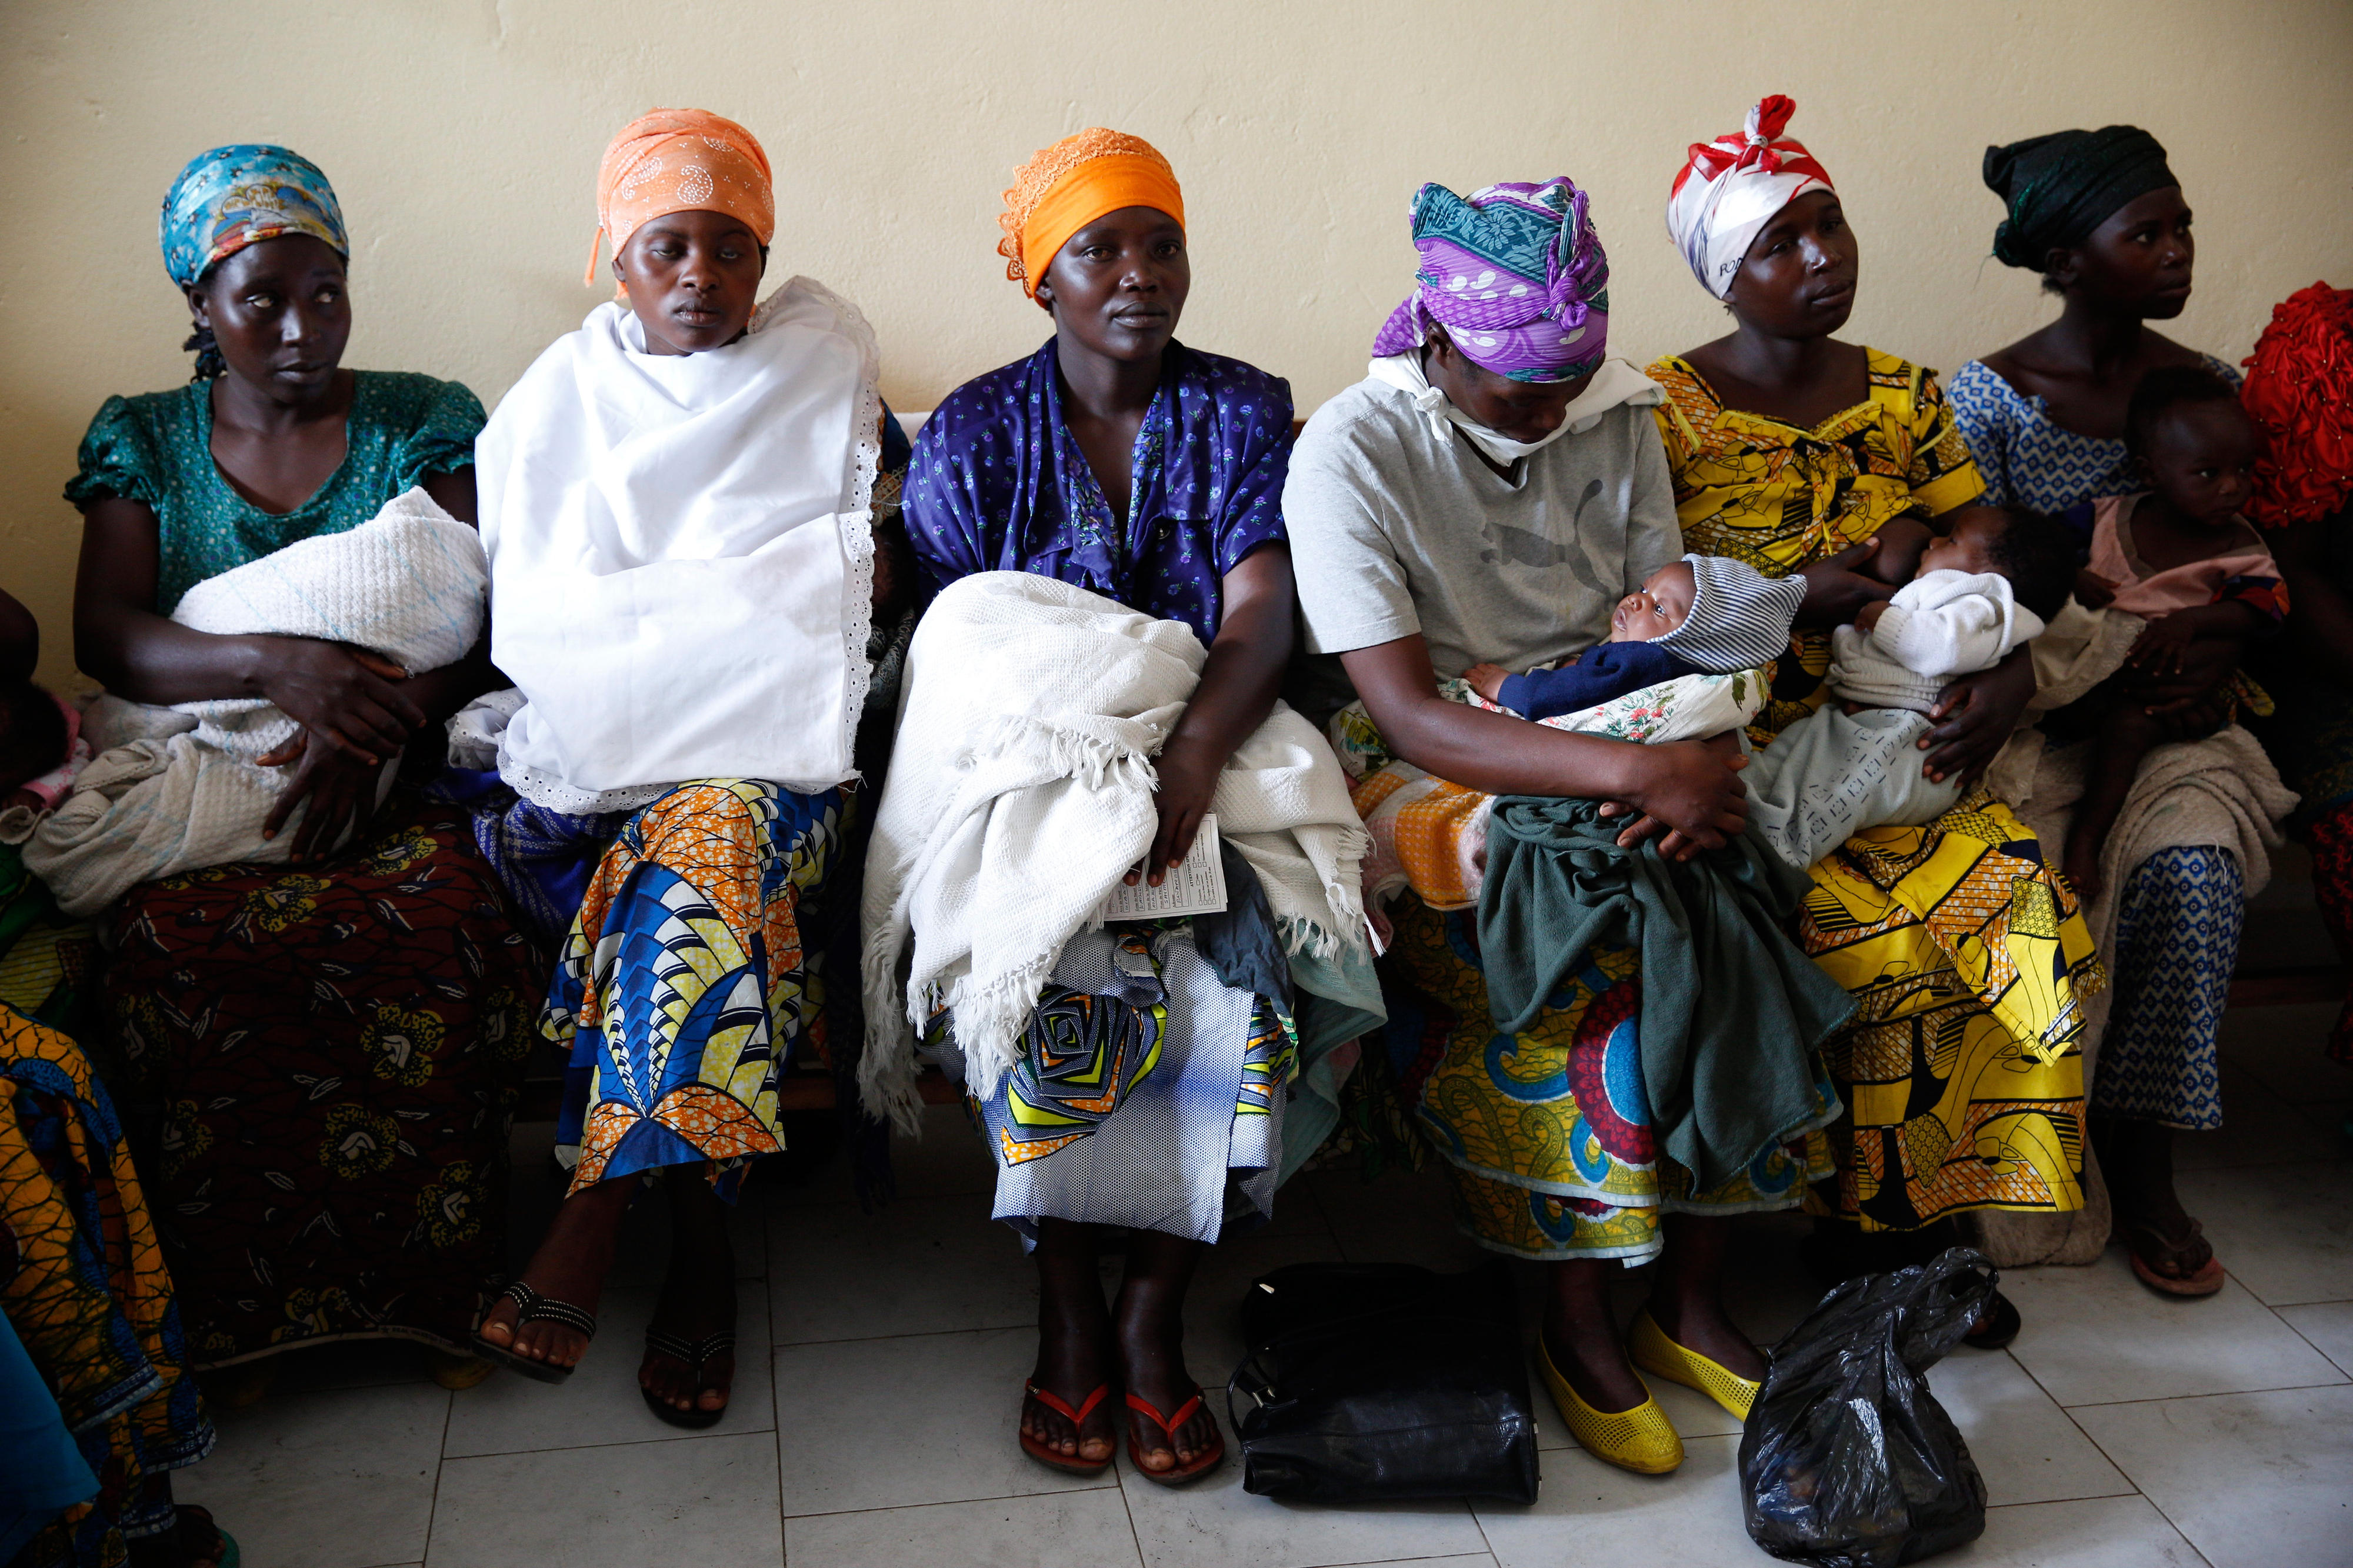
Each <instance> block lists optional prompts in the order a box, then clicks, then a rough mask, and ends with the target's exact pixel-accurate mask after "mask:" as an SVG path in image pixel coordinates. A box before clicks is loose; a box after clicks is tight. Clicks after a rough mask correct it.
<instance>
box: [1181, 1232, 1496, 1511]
mask: <svg viewBox="0 0 2353 1568" xmlns="http://www.w3.org/2000/svg"><path fill="white" fill-rule="evenodd" d="M1242 1334H1243V1338H1244V1340H1245V1341H1246V1342H1247V1343H1248V1344H1249V1346H1250V1353H1249V1354H1248V1355H1247V1356H1245V1357H1244V1358H1243V1360H1242V1363H1241V1365H1240V1366H1239V1367H1237V1368H1235V1369H1234V1374H1233V1376H1232V1378H1231V1379H1229V1381H1228V1382H1227V1384H1226V1415H1227V1416H1228V1419H1229V1424H1230V1425H1231V1426H1232V1428H1233V1430H1234V1432H1235V1434H1236V1435H1237V1436H1239V1437H1240V1441H1241V1450H1242V1488H1243V1489H1244V1490H1245V1491H1250V1492H1254V1493H1256V1494H1257V1495H1258V1496H1260V1497H1280V1498H1293V1499H1300V1500H1309V1501H1314V1502H1372V1501H1377V1500H1383V1499H1393V1498H1467V1497H1484V1498H1498V1499H1501V1500H1504V1501H1506V1502H1534V1501H1535V1497H1536V1423H1535V1412H1534V1410H1533V1409H1532V1408H1531V1405H1530V1403H1529V1394H1528V1365H1527V1356H1526V1352H1525V1348H1524V1347H1523V1346H1522V1344H1521V1342H1520V1328H1519V1313H1518V1310H1517V1305H1516V1303H1515V1301H1514V1298H1513V1294H1512V1279H1511V1275H1510V1273H1509V1272H1508V1271H1507V1270H1506V1269H1505V1268H1504V1264H1503V1262H1502V1260H1501V1259H1498V1260H1496V1261H1495V1262H1493V1263H1490V1264H1487V1265H1485V1266H1484V1267H1482V1268H1474V1269H1472V1271H1471V1272H1469V1273H1468V1274H1436V1273H1433V1272H1431V1271H1430V1269H1427V1268H1416V1267H1414V1266H1413V1265H1411V1264H1405V1263H1364V1264H1356V1263H1300V1264H1293V1266H1292V1267H1290V1268H1278V1269H1276V1270H1275V1271H1274V1272H1273V1273H1271V1274H1269V1275H1266V1276H1265V1277H1264V1278H1262V1279H1260V1280H1258V1281H1257V1282H1256V1283H1255V1284H1253V1285H1252V1286H1251V1287H1250V1293H1249V1295H1248V1296H1247V1297H1245V1298H1244V1300H1243V1303H1242ZM1243 1396H1247V1399H1248V1401H1249V1408H1247V1409H1245V1408H1242V1402H1243Z"/></svg>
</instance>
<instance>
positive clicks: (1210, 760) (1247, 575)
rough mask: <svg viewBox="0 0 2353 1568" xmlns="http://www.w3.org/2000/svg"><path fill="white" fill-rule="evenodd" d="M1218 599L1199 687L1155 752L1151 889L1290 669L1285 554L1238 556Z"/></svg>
mask: <svg viewBox="0 0 2353 1568" xmlns="http://www.w3.org/2000/svg"><path fill="white" fill-rule="evenodd" d="M1222 596H1223V599H1224V606H1225V608H1224V615H1223V616H1222V617H1221V618H1220V619H1219V623H1218V635H1217V637H1216V638H1215V639H1214V640H1212V641H1211V642H1210V644H1209V658H1208V663H1206V664H1204V665H1203V666H1202V667H1201V681H1200V684H1199V685H1198V686H1196V687H1194V688H1193V696H1192V699H1191V700H1190V701H1188V702H1187V703H1186V704H1185V713H1184V716H1183V717H1182V718H1180V719H1178V720H1177V721H1176V729H1175V730H1174V731H1171V732H1170V733H1169V736H1168V739H1167V741H1166V742H1165V743H1164V744H1163V745H1162V746H1161V748H1160V757H1159V761H1158V764H1157V767H1158V772H1159V776H1160V793H1159V795H1158V796H1157V799H1156V805H1157V806H1158V809H1159V812H1160V830H1159V832H1158V833H1157V834H1155V836H1154V837H1153V840H1152V850H1151V854H1150V857H1149V858H1147V859H1146V860H1145V868H1146V869H1147V870H1148V871H1149V874H1150V879H1151V882H1152V885H1153V886H1155V887H1158V886H1159V885H1160V882H1161V879H1162V878H1164V877H1165V876H1166V874H1167V869H1166V868H1169V867H1171V866H1175V865H1177V864H1178V863H1180V862H1181V861H1182V860H1183V859H1184V858H1185V857H1186V855H1187V853H1188V852H1190V851H1191V849H1192V847H1193V836H1194V835H1195V834H1196V833H1198V831H1200V826H1201V818H1202V816H1204V815H1205V814H1207V812H1208V809H1209V799H1210V797H1211V796H1212V795H1216V794H1217V790H1218V774H1219V773H1222V772H1223V771H1224V770H1225V766H1226V763H1227V760H1228V759H1229V758H1230V757H1232V755H1233V754H1234V750H1235V748H1236V747H1238V746H1240V744H1241V743H1242V742H1244V741H1246V740H1248V739H1250V731H1253V730H1255V729H1257V728H1258V727H1259V726H1260V725H1261V724H1262V723H1264V722H1265V721H1266V716H1267V715H1268V714H1269V713H1271V712H1272V711H1273V710H1274V699H1275V696H1276V694H1277V692H1278V691H1280V690H1281V689H1282V672H1283V668H1284V667H1285V666H1287V665H1288V664H1289V663H1290V662H1291V638H1292V579H1291V548H1290V546H1288V545H1284V544H1262V545H1261V546H1259V548H1257V549H1256V550H1253V551H1251V552H1250V553H1249V554H1248V555H1245V556H1243V557H1242V558H1241V560H1240V561H1239V562H1237V563H1235V564H1234V569H1233V570H1232V571H1230V572H1229V573H1227V574H1225V577H1224V580H1223V584H1222ZM1136 875H1137V873H1135V872H1130V873H1129V874H1128V879H1129V880H1130V881H1131V882H1133V881H1134V879H1135V877H1136Z"/></svg>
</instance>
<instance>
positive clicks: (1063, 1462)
mask: <svg viewBox="0 0 2353 1568" xmlns="http://www.w3.org/2000/svg"><path fill="white" fill-rule="evenodd" d="M1023 1387H1024V1388H1025V1389H1026V1390H1027V1392H1028V1393H1029V1397H1030V1398H1032V1399H1034V1400H1036V1401H1037V1402H1038V1403H1039V1404H1040V1405H1044V1406H1045V1407H1046V1408H1047V1409H1049V1410H1050V1411H1052V1412H1053V1413H1054V1414H1055V1415H1060V1417H1061V1418H1062V1419H1063V1420H1065V1421H1068V1422H1069V1423H1070V1424H1071V1430H1072V1431H1073V1432H1076V1431H1079V1430H1081V1429H1082V1428H1083V1427H1084V1426H1085V1425H1086V1420H1087V1417H1088V1416H1089V1415H1092V1414H1094V1408H1095V1406H1096V1405H1101V1404H1102V1403H1103V1401H1104V1400H1106V1399H1108V1398H1110V1397H1111V1384H1108V1383H1103V1384H1096V1385H1095V1391H1094V1392H1093V1393H1092V1394H1088V1395H1087V1396H1086V1398H1085V1399H1083V1400H1082V1401H1081V1402H1080V1404H1079V1407H1078V1408H1077V1409H1076V1410H1073V1409H1071V1406H1070V1402H1069V1401H1067V1400H1065V1399H1064V1398H1063V1397H1062V1396H1061V1395H1060V1394H1056V1393H1055V1392H1054V1391H1053V1390H1052V1389H1050V1388H1040V1387H1039V1386H1038V1385H1037V1384H1034V1383H1031V1384H1023ZM1021 1451H1022V1452H1023V1453H1025V1454H1027V1455H1029V1457H1030V1458H1033V1459H1035V1460H1037V1461H1038V1462H1039V1464H1041V1465H1050V1466H1052V1467H1053V1468H1055V1469H1058V1470H1067V1471H1068V1472H1070V1473H1071V1475H1074V1476H1099V1475H1102V1474H1103V1472H1104V1471H1105V1470H1107V1469H1109V1468H1111V1461H1110V1460H1109V1459H1108V1458H1103V1459H1082V1458H1079V1457H1078V1456H1077V1455H1076V1454H1065V1453H1063V1452H1062V1451H1061V1450H1060V1449H1058V1448H1056V1447H1053V1446H1052V1445H1051V1444H1049V1443H1047V1442H1045V1441H1043V1440H1042V1439H1040V1438H1037V1437H1032V1436H1029V1433H1027V1432H1024V1433H1022V1434H1021Z"/></svg>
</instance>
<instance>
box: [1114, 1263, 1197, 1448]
mask: <svg viewBox="0 0 2353 1568" xmlns="http://www.w3.org/2000/svg"><path fill="white" fill-rule="evenodd" d="M1203 1250H1204V1244H1203V1243H1201V1242H1198V1241H1192V1240H1189V1239H1187V1238H1186V1237H1176V1236H1167V1235H1164V1234H1163V1233H1161V1232H1159V1231H1146V1230H1139V1231H1136V1232H1134V1234H1133V1235H1131V1236H1130V1237H1129V1238H1128V1244H1127V1278H1126V1279H1124V1280H1123V1281H1122V1282H1121V1284H1120V1289H1119V1307H1118V1311H1117V1324H1118V1331H1119V1364H1120V1370H1121V1372H1122V1373H1123V1378H1122V1381H1123V1382H1124V1384H1126V1389H1127V1392H1128V1393H1129V1394H1134V1396H1135V1397H1137V1398H1139V1399H1141V1400H1143V1401H1145V1403H1146V1404H1148V1405H1152V1406H1153V1407H1154V1408H1155V1409H1156V1410H1158V1411H1159V1412H1160V1414H1161V1415H1165V1416H1170V1417H1173V1416H1175V1415H1176V1412H1177V1411H1178V1410H1179V1409H1181V1408H1182V1407H1183V1406H1184V1405H1187V1404H1188V1403H1189V1402H1190V1401H1191V1400H1192V1398H1193V1396H1194V1395H1195V1394H1198V1393H1199V1392H1200V1391H1201V1389H1200V1384H1198V1383H1196V1382H1194V1381H1193V1377H1192V1374H1191V1373H1188V1372H1187V1371H1186V1370H1185V1293H1186V1292H1187V1290H1188V1289H1191V1287H1192V1283H1193V1268H1194V1266H1195V1265H1196V1264H1198V1262H1199V1261H1200V1258H1201V1253H1202V1251H1203ZM1127 1429H1128V1436H1129V1438H1130V1440H1131V1441H1132V1442H1133V1443H1134V1448H1135V1452H1136V1454H1137V1455H1138V1456H1139V1457H1140V1462H1141V1463H1142V1464H1143V1466H1144V1468H1145V1469H1147V1470H1155V1471H1166V1470H1175V1469H1182V1468H1185V1467H1186V1466H1187V1465H1189V1464H1191V1463H1192V1462H1193V1461H1194V1460H1196V1459H1198V1458H1200V1457H1201V1456H1202V1455H1204V1454H1207V1453H1209V1452H1211V1451H1212V1450H1214V1449H1215V1448H1216V1447H1218V1446H1219V1443H1220V1442H1222V1441H1223V1439H1222V1438H1221V1437H1220V1436H1219V1432H1218V1423H1217V1420H1216V1418H1215V1417H1214V1416H1212V1415H1210V1414H1209V1407H1208V1405H1207V1404H1206V1403H1204V1404H1202V1405H1199V1406H1198V1407H1197V1408H1196V1409H1195V1410H1194V1412H1193V1414H1192V1415H1188V1416H1187V1417H1186V1418H1185V1419H1184V1420H1182V1421H1179V1422H1177V1423H1176V1430H1175V1431H1173V1432H1168V1431H1164V1430H1163V1429H1162V1427H1161V1426H1160V1424H1159V1423H1158V1422H1157V1421H1155V1420H1153V1419H1151V1418H1150V1417H1149V1416H1147V1415H1145V1414H1144V1413H1143V1412H1142V1411H1139V1410H1129V1411H1128V1413H1127Z"/></svg>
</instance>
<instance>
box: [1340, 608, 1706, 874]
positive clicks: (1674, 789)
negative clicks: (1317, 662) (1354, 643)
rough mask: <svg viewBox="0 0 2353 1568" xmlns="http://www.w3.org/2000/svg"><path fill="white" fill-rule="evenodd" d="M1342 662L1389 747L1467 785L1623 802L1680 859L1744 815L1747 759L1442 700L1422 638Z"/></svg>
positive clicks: (1701, 746) (1360, 652)
mask: <svg viewBox="0 0 2353 1568" xmlns="http://www.w3.org/2000/svg"><path fill="white" fill-rule="evenodd" d="M1340 661H1341V663H1342V664H1344V665H1345V666H1346V668H1347V671H1348V679H1350V680H1351V681H1353V682H1354V683H1355V684H1356V693H1357V695H1358V696H1359V697H1361V698H1363V700H1364V703H1365V710H1366V712H1367V713H1369V714H1371V715H1372V720H1373V722H1374V723H1375V724H1376V725H1377V726H1378V727H1379V729H1380V731H1381V739H1382V740H1383V741H1384V742H1387V743H1388V748H1389V750H1390V751H1392V752H1395V753H1396V754H1397V755H1398V756H1400V757H1402V758H1404V759H1405V760H1406V761H1407V762H1409V763H1412V764H1413V765H1414V766H1416V767H1418V768H1420V769H1423V770H1424V771H1426V772H1429V773H1435V774H1436V775H1438V776H1439V777H1440V778H1443V779H1447V780H1451V782H1453V783H1455V784H1461V785H1463V786H1464V787H1465V788H1468V789H1475V790H1482V791H1484V792H1486V793H1487V794H1490V795H1571V796H1577V797H1580V798H1585V799H1592V800H1608V801H1621V802H1624V803H1626V804H1628V805H1631V806H1633V807H1635V808H1636V809H1637V810H1639V811H1640V812H1641V813H1642V814H1643V815H1645V816H1650V817H1654V818H1656V819H1657V820H1659V821H1660V822H1662V823H1664V824H1665V825H1666V826H1668V827H1669V828H1671V829H1672V830H1673V831H1672V834H1671V835H1670V837H1669V838H1668V840H1667V842H1666V843H1665V844H1664V845H1662V852H1663V853H1666V854H1669V855H1672V856H1673V857H1675V858H1679V859H1689V858H1691V857H1692V856H1693V855H1695V854H1697V853H1698V852H1699V851H1700V850H1702V849H1714V848H1717V847H1721V846H1722V845H1723V844H1724V842H1725V839H1727V838H1729V837H1732V836H1733V835H1735V834H1737V833H1738V832H1739V831H1740V830H1741V826H1742V824H1743V823H1744V822H1745V821H1746V818H1747V815H1748V803H1747V801H1746V798H1745V796H1746V793H1747V792H1746V789H1745V788H1744V787H1743V786H1742V784H1741V783H1740V778H1739V770H1740V769H1741V768H1742V767H1743V766H1745V765H1746V758H1743V757H1740V756H1738V755H1737V754H1732V755H1729V756H1727V755H1725V754H1724V753H1723V752H1719V751H1715V750H1711V749H1710V747H1709V746H1708V745H1707V743H1705V742H1679V743H1677V744H1673V745H1664V746H1639V745H1634V744H1632V743H1630V742H1625V741H1611V740H1604V739H1602V738H1601V737H1599V736H1598V735H1576V734H1571V733H1569V732H1567V731H1562V730H1553V729H1547V728H1546V727H1545V726H1543V725H1541V724H1531V723H1529V722H1528V721H1525V720H1523V719H1514V718H1511V717H1509V716H1507V715H1504V714H1502V713H1490V712H1488V711H1486V710H1484V709H1480V708H1472V707H1470V706H1468V705H1466V704H1463V703H1460V702H1449V701H1447V700H1445V699H1444V698H1441V697H1440V696H1439V695H1438V685H1437V681H1436V679H1434V678H1433V677H1432V676H1431V674H1430V650H1429V647H1428V646H1427V645H1426V644H1424V643H1423V641H1422V639H1421V637H1420V635H1419V633H1417V634H1415V635H1414V636H1411V637H1399V638H1398V639H1397V640H1396V641H1394V642H1387V643H1381V644H1379V645H1377V646H1376V647H1360V648H1356V649H1355V650H1353V651H1351V652H1348V653H1345V654H1342V655H1341V656H1340ZM1628 831H1629V835H1630V836H1631V835H1633V833H1634V830H1633V829H1631V828H1630V829H1629V830H1628ZM1623 841H1624V840H1621V842H1623Z"/></svg>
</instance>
